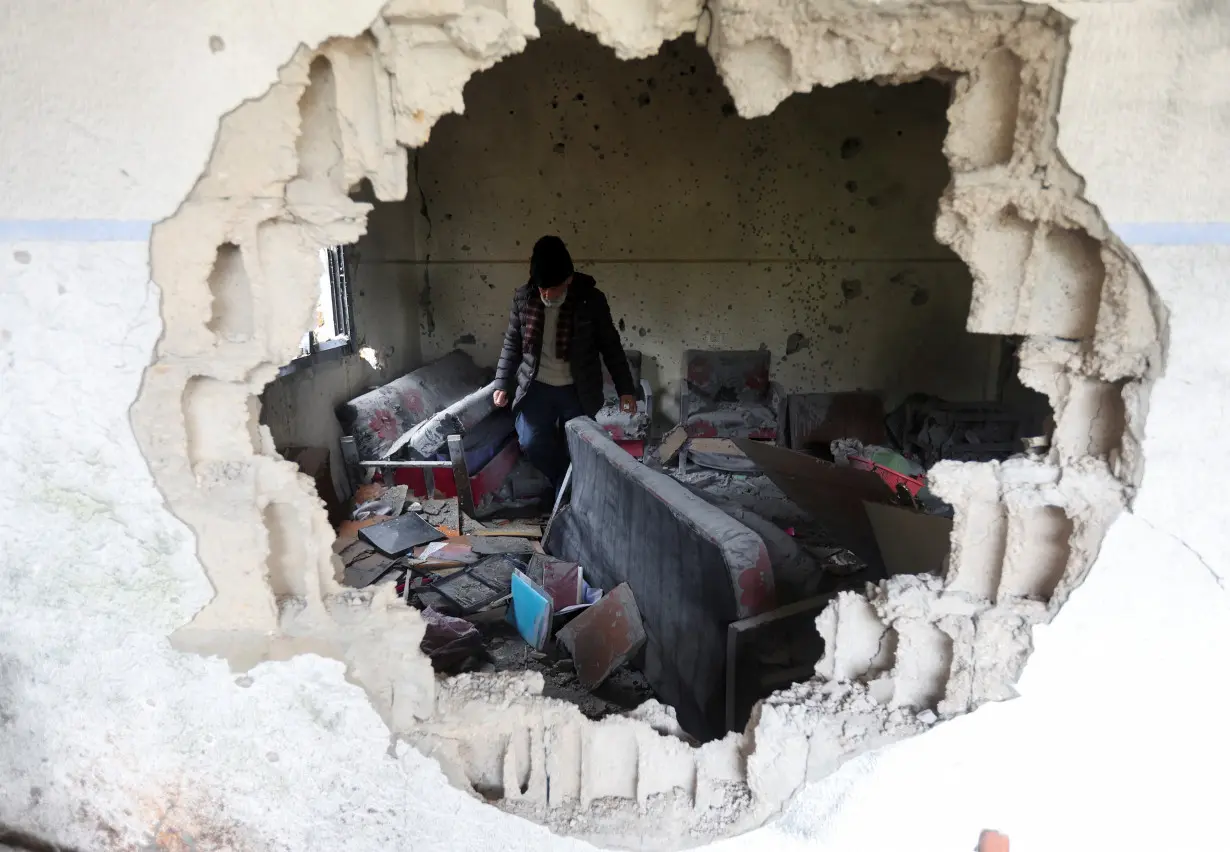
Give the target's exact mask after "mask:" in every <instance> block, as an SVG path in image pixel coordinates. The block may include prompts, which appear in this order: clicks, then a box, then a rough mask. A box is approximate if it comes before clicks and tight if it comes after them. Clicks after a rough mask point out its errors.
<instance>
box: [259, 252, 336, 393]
mask: <svg viewBox="0 0 1230 852" xmlns="http://www.w3.org/2000/svg"><path fill="white" fill-rule="evenodd" d="M324 252H325V262H326V264H327V265H328V270H329V295H330V297H331V298H332V300H333V327H334V330H335V332H336V336H335V337H334V338H333V339H331V340H326V341H325V342H324V343H321V344H317V343H316V336H315V334H313V333H310V332H309V333H308V352H307V354H305V355H300V356H299V357H297V358H295V359H294V360H293V361H291V362H290V363H289V364H287V365H286V366H284V367H282V368H281V369H279V370H278V378H282V377H283V376H289V375H290V374H292V373H296V372H299V371H300V370H305V369H308V368H309V367H312V366H314V365H316V364H322V363H326V362H328V361H336V360H338V359H341V358H344V357H345V356H347V355H350V354H352V353H353V352H354V351H355V346H354V338H355V335H354V297H353V292H352V289H351V285H350V280H351V274H350V273H351V269H352V264H353V262H354V249H353V247H352V246H329V247H328V248H327V249H324Z"/></svg>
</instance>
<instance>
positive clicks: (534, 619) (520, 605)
mask: <svg viewBox="0 0 1230 852" xmlns="http://www.w3.org/2000/svg"><path fill="white" fill-rule="evenodd" d="M512 617H513V624H515V625H517V632H518V633H520V634H521V638H522V639H524V640H525V641H526V642H528V643H529V644H530V645H531V646H532V647H534V648H535V649H536V650H539V651H541V650H542V649H543V648H545V647H546V646H547V637H548V635H550V632H551V596H550V595H548V594H547V593H546V592H545V591H543V590H542V588H541V587H540V586H539V585H538V584H537V583H535V582H534V581H533V580H531V579H530V578H529V577H527V576H526V575H525V574H524V573H522V572H521V571H514V572H513V575H512Z"/></svg>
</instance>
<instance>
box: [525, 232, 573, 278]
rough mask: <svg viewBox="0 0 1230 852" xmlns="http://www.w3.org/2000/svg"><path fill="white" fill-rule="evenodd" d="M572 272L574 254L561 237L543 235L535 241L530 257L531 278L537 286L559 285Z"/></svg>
mask: <svg viewBox="0 0 1230 852" xmlns="http://www.w3.org/2000/svg"><path fill="white" fill-rule="evenodd" d="M571 274H572V255H570V254H568V247H567V246H565V245H564V241H563V240H561V239H560V238H559V237H543V238H542V239H540V240H539V241H538V242H536V243H534V254H533V255H532V256H531V257H530V280H531V281H532V282H533V283H534V286H535V287H541V288H544V289H549V288H551V287H558V286H559V285H561V284H563V283H564V282H565V281H567V280H568V276H569V275H571Z"/></svg>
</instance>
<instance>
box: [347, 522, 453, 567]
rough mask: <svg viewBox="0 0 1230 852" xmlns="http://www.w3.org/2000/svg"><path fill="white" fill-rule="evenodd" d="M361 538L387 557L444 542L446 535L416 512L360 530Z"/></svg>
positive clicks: (397, 555) (401, 554)
mask: <svg viewBox="0 0 1230 852" xmlns="http://www.w3.org/2000/svg"><path fill="white" fill-rule="evenodd" d="M359 537H360V538H362V539H363V540H364V541H366V542H368V543H369V544H371V545H372V546H373V547H375V548H376V549H377V550H379V551H380V552H381V553H383V554H385V555H386V556H393V557H399V556H405V555H406V554H407V553H409V552H410V551H411V550H413V549H414V548H416V547H418V546H419V545H420V544H426V543H427V542H429V541H443V540H444V538H445V535H444V533H442V532H440V531H439V530H438V529H436V528H435V527H433V526H432V525H431V524H429V523H427V522H426V521H425V520H423V519H422V518H420V517H419V516H418V515H416V514H415V513H414V512H408V513H406V514H404V515H402V516H401V517H400V518H393V519H391V520H388V521H385V522H383V523H380V524H375V525H374V526H370V527H364V528H363V529H361V530H359Z"/></svg>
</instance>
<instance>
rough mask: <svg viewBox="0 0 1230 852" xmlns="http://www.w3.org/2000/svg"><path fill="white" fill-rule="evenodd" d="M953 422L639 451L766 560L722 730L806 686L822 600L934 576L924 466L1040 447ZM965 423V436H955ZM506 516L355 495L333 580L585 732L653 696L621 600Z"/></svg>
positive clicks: (521, 516) (901, 421) (672, 441)
mask: <svg viewBox="0 0 1230 852" xmlns="http://www.w3.org/2000/svg"><path fill="white" fill-rule="evenodd" d="M967 408H968V407H967ZM984 408H985V406H984ZM952 410H953V409H952V407H950V406H947V404H945V403H942V402H940V403H938V404H937V403H935V402H932V403H929V404H928V405H922V404H921V403H920V402H919V401H917V400H915V401H912V402H907V403H906V404H905V405H904V406H903V407H902V409H899V410H897V411H894V412H893V414H892V415H890V416H888V417H884V416H883V414H882V412H879V413H877V415H876V417H875V418H873V419H872V420H871V421H870V427H864V428H853V429H849V430H848V431H850V432H855V433H857V434H853V435H850V434H848V435H844V436H842V437H838V438H835V439H833V440H832V441H830V442H829V443H828V444H827V445H825V444H823V443H818V442H817V441H815V440H802V439H800V437H799V436H798V435H792V436H791V437H790V439H789V440H788V442H789V443H794V444H795V445H796V447H795V448H790V447H787V446H782V445H781V444H780V443H776V442H768V441H752V440H748V439H734V440H732V439H725V438H716V439H714V438H696V437H691V436H688V435H686V434H681V432H680V431H679V430H674V431H671V432H668V433H667V434H666V435H665V436H664V437H663V438H662V439H661V440H660V441H658V442H655V445H654V446H652V447H651V449H650V451H649V452H648V453H647V454H646V455H645V458H644V459H643V463H644V464H645V465H646V466H647V467H648V468H649V469H653V470H656V471H658V472H660V473H662V474H667V475H669V476H671V477H673V478H674V479H675V480H676V481H678V482H679V483H681V484H682V485H683V486H684V487H685V488H686V489H687V490H688V491H689V492H690V493H692V494H694V495H696V496H698V497H700V498H702V499H703V500H704V501H705V502H707V503H709V504H711V505H712V506H714V507H716V508H718V509H720V510H721V511H722V512H724V513H725V514H726V515H728V516H729V517H731V518H733V519H735V520H736V521H738V522H739V523H740V524H741V525H743V526H745V527H747V528H748V529H750V530H752V531H753V532H754V533H756V535H757V536H759V538H760V539H761V540H763V542H764V545H765V549H766V551H767V553H768V558H769V561H770V563H771V568H772V574H773V580H774V584H775V588H776V606H777V609H775V610H774V611H773V612H771V613H766V614H764V615H761V616H758V617H755V618H751V619H745V620H739V621H736V622H735V623H733V624H731V625H730V626H729V628H728V634H727V635H728V639H727V643H728V644H727V648H726V657H725V659H726V667H727V671H726V677H727V678H728V679H730V680H731V682H732V683H734V684H735V685H734V686H731V687H729V691H728V693H727V696H726V703H727V712H728V724H729V725H730V726H731V727H732V728H737V727H738V726H739V725H741V724H742V722H743V720H745V719H746V717H747V714H749V713H750V711H751V707H752V706H753V705H754V703H755V701H756V700H758V699H759V698H762V697H764V696H766V695H768V694H769V693H770V692H772V691H773V690H774V689H778V688H782V687H785V686H789V685H790V684H791V683H795V682H798V681H803V680H807V679H809V678H810V677H811V675H812V673H813V671H814V667H815V665H816V664H817V662H818V661H819V660H820V659H821V657H822V655H823V653H824V641H823V639H822V638H821V637H820V635H819V634H818V633H817V630H816V617H817V616H818V615H819V613H820V612H821V611H822V610H823V609H824V608H825V607H826V606H827V604H828V602H829V601H830V600H831V599H832V597H833V595H835V594H836V593H837V592H840V591H843V590H847V589H860V588H862V587H864V586H865V584H867V583H869V582H870V583H875V582H879V581H880V580H883V579H884V578H885V577H887V576H890V575H892V574H899V573H922V572H932V573H939V572H940V571H941V570H942V563H943V560H944V559H945V558H946V557H947V546H948V545H947V541H948V536H949V532H950V530H951V516H952V511H951V508H950V507H949V506H947V505H946V504H945V503H944V502H943V501H942V500H940V499H938V498H937V497H935V496H934V495H932V494H931V493H930V491H929V490H928V488H927V471H928V468H929V466H930V465H933V464H935V463H936V462H938V461H940V460H944V459H946V458H958V459H960V458H968V457H976V458H988V457H995V456H996V455H997V454H1004V455H1008V454H1011V453H1012V452H1014V451H1020V450H1024V451H1026V452H1028V451H1030V449H1031V448H1032V447H1034V446H1036V445H1037V439H1036V438H1033V439H1028V440H1025V441H1024V442H1023V443H1022V441H1021V440H1020V439H1019V438H1018V439H1017V440H1016V441H1015V443H1013V442H1010V441H1007V440H1003V441H988V440H987V437H988V436H990V437H996V436H999V435H1000V434H1001V433H1003V432H1004V431H1005V429H1006V430H1008V431H1009V432H1010V433H1012V435H1013V437H1014V438H1017V437H1018V436H1017V435H1016V433H1017V432H1019V431H1020V426H1019V424H1017V423H1016V422H1015V421H1012V420H1010V419H1006V418H1002V417H1000V418H998V419H997V416H992V417H990V418H986V417H985V416H984V415H985V414H986V412H985V411H983V410H982V409H979V410H977V411H973V412H972V413H971V412H970V411H968V410H962V411H958V416H956V417H954V416H952ZM920 411H921V412H922V413H921V414H920V413H919V412H920ZM992 414H993V415H996V413H995V412H992ZM962 417H964V418H966V419H967V420H968V422H969V423H970V424H972V425H970V426H967V427H961V425H960V423H961V422H964V421H961V418H962ZM1005 423H1006V424H1007V425H1006V426H1005V425H1003V424H1005ZM988 424H989V425H988ZM864 439H867V442H866V443H865V442H864ZM876 440H879V441H883V443H875V442H874V441H876ZM890 443H891V444H892V445H893V446H888V444H890ZM1014 448H1018V449H1016V450H1014ZM515 479H516V477H511V478H510V481H511V480H515ZM503 490H504V491H509V494H510V495H511V494H512V491H511V490H510V489H509V488H507V487H506V488H504V489H503ZM522 490H524V489H522ZM531 490H532V489H531ZM566 496H567V494H565V497H566ZM564 502H566V500H565V501H564ZM510 503H515V505H511V506H510V507H508V508H506V509H505V511H504V512H503V515H504V517H500V514H501V513H499V512H497V513H495V515H493V516H492V517H488V518H486V519H484V520H482V521H478V520H474V519H473V518H470V517H468V516H465V515H463V514H461V513H460V511H459V504H458V502H457V501H456V500H454V499H448V500H440V499H436V500H426V501H421V502H420V501H416V500H415V499H414V498H413V496H411V495H410V494H409V493H408V488H407V487H406V486H405V485H397V486H394V487H391V488H386V487H385V486H383V485H381V484H379V483H371V484H367V485H363V486H361V487H359V488H358V489H357V491H356V494H355V498H354V500H353V501H352V503H351V506H350V511H349V513H348V514H349V520H346V521H344V522H343V523H341V524H340V526H339V530H338V533H339V538H338V541H337V544H336V546H335V549H336V551H337V553H338V554H339V555H340V557H341V559H342V562H343V563H344V565H345V574H344V582H345V583H346V584H347V585H350V586H353V587H357V588H364V587H367V586H370V585H372V584H377V583H394V584H396V590H397V593H398V595H399V597H401V598H402V599H403V600H404V601H405V602H406V604H407V605H409V606H414V607H416V608H417V609H419V610H420V611H421V612H422V614H423V617H424V619H425V621H426V622H427V629H426V634H425V636H424V639H423V641H422V650H423V651H424V653H425V654H427V655H428V657H429V658H430V659H431V661H432V665H433V667H434V668H435V670H436V671H437V672H438V673H440V674H458V673H462V672H510V671H534V672H538V673H540V674H541V675H542V677H543V681H544V694H545V695H546V696H548V697H553V698H559V699H562V700H565V701H569V702H571V703H572V704H575V705H576V706H577V707H579V708H580V710H581V712H582V713H584V714H585V715H586V716H588V717H590V718H601V717H603V716H605V715H608V714H612V713H623V712H628V711H630V710H633V709H635V708H636V707H638V706H640V705H642V704H644V703H645V702H646V701H649V700H651V699H655V698H657V696H656V695H655V693H654V690H653V688H652V687H651V686H650V683H649V681H648V679H647V678H646V677H645V676H644V675H643V674H642V673H641V672H640V671H639V670H638V665H640V664H641V663H640V657H639V656H638V655H639V654H640V652H641V650H642V648H643V646H644V645H645V642H646V632H645V627H644V625H643V624H642V622H641V615H640V611H639V610H638V608H637V602H636V599H635V596H634V595H633V592H632V589H631V588H630V587H629V586H628V585H627V584H626V583H620V584H617V585H615V586H614V587H613V588H609V589H602V588H597V587H594V586H591V585H590V583H589V582H588V581H587V579H586V574H585V568H584V567H583V566H582V565H579V564H578V563H576V562H570V561H567V560H563V559H558V558H554V557H552V556H551V555H549V554H548V553H547V552H546V550H545V549H544V535H545V533H546V531H547V530H548V529H549V524H550V522H551V517H552V516H551V513H550V512H548V511H546V509H547V506H546V505H545V504H542V505H540V504H539V503H538V501H536V500H530V501H528V504H527V501H525V500H516V501H510ZM527 508H528V511H527Z"/></svg>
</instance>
